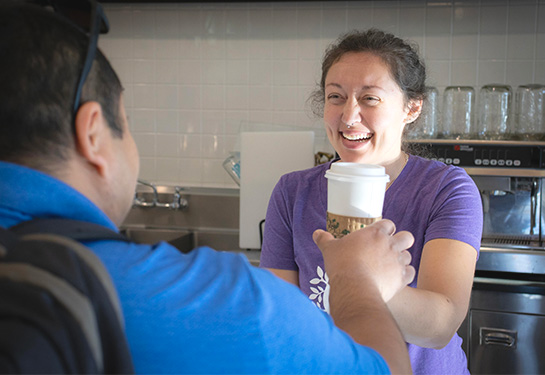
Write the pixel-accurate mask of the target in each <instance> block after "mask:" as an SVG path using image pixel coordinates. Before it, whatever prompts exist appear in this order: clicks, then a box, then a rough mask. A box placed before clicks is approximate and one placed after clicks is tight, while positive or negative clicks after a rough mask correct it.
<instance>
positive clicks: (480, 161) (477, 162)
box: [475, 159, 483, 165]
mask: <svg viewBox="0 0 545 375" xmlns="http://www.w3.org/2000/svg"><path fill="white" fill-rule="evenodd" d="M482 164H483V161H482V160H481V159H475V165H482Z"/></svg>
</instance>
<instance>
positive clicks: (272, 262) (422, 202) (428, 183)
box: [261, 29, 482, 374]
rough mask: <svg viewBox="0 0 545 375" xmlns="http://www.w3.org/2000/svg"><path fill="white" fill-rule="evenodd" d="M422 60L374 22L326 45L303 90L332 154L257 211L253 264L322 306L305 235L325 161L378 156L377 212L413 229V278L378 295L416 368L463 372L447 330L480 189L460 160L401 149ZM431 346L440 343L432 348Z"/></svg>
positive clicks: (416, 109) (319, 274) (321, 219)
mask: <svg viewBox="0 0 545 375" xmlns="http://www.w3.org/2000/svg"><path fill="white" fill-rule="evenodd" d="M425 80H426V74H425V67H424V64H423V62H422V61H421V59H420V57H419V56H418V53H417V52H416V49H415V48H414V47H413V46H412V45H411V44H409V43H407V42H405V41H403V40H402V39H400V38H397V37H395V36H394V35H392V34H387V33H384V32H382V31H379V30H374V29H371V30H368V31H363V32H359V31H355V32H352V33H349V34H347V35H344V36H342V37H341V38H340V39H339V40H338V41H337V42H336V43H334V44H332V45H331V46H330V48H329V49H328V50H327V51H326V54H325V57H324V60H323V62H322V78H321V81H320V84H319V87H318V89H317V90H316V91H315V93H314V94H313V96H312V97H311V101H312V104H313V109H314V112H315V113H316V114H318V115H320V116H323V119H324V125H325V129H326V132H327V135H328V138H329V141H330V143H331V144H332V146H333V148H334V149H335V151H336V152H337V154H338V156H339V158H337V159H336V160H334V161H332V162H330V163H327V164H322V165H319V166H317V167H314V168H312V169H308V170H304V171H297V172H293V173H290V174H287V175H284V176H283V177H282V178H281V179H280V181H279V182H278V184H277V186H276V187H275V189H274V191H273V193H272V195H271V200H270V203H269V208H268V211H267V216H266V225H265V232H264V238H263V246H262V255H261V267H266V268H269V269H270V270H271V271H272V272H273V273H275V274H276V275H277V276H279V277H281V278H284V279H285V280H287V281H289V282H292V283H293V284H295V285H298V286H299V287H300V288H301V290H302V291H303V292H304V293H305V294H307V295H308V296H309V297H310V298H311V299H312V300H313V301H314V302H315V303H316V304H317V306H318V307H320V308H322V309H324V310H326V311H327V309H328V305H329V304H328V301H327V298H326V297H324V298H321V299H316V298H312V297H314V296H316V295H318V294H319V295H320V296H328V295H329V294H330V293H329V285H328V276H327V269H325V272H324V263H323V259H322V254H321V253H320V250H319V249H318V248H317V247H316V245H315V244H314V243H313V241H312V233H313V231H314V230H316V229H325V228H326V216H327V215H326V211H327V182H326V179H325V177H324V174H325V172H326V170H327V169H329V168H330V166H331V164H332V163H335V162H339V161H343V162H356V163H365V164H378V165H381V166H383V167H384V168H385V170H386V173H387V174H388V175H389V176H390V184H389V185H388V186H387V187H386V193H385V200H384V207H383V212H382V217H383V218H386V219H390V220H392V221H393V222H394V223H395V225H396V227H397V229H398V230H406V231H409V232H411V233H412V234H413V235H414V237H415V243H414V245H413V246H412V247H411V248H410V249H409V251H410V252H411V255H412V265H413V266H414V267H415V269H416V270H417V277H416V279H415V281H414V282H413V283H412V284H411V285H410V286H408V287H406V288H404V289H403V290H402V291H401V292H399V293H398V294H397V295H396V296H394V297H393V298H392V299H391V300H389V301H386V302H387V303H388V307H389V308H390V310H391V311H392V314H393V315H394V317H395V318H396V321H397V323H398V325H399V326H400V328H401V331H402V332H403V335H404V337H405V339H406V341H407V342H408V344H409V353H410V356H411V364H412V368H413V371H414V373H415V374H419V373H434V374H435V373H436V374H446V373H449V374H466V373H468V370H467V360H466V358H465V354H464V352H463V350H462V348H461V339H460V338H459V337H458V335H457V334H456V330H457V328H458V327H459V325H460V324H461V322H462V321H463V319H464V317H465V315H466V312H467V308H468V304H469V296H470V293H471V285H472V280H473V273H474V269H475V262H476V257H477V253H478V250H479V248H480V239H481V231H482V221H481V220H482V212H481V202H480V195H479V192H478V190H477V188H476V186H475V184H474V183H473V181H472V180H471V178H470V177H469V176H468V175H467V174H466V173H465V171H464V170H463V169H461V168H457V167H453V166H446V165H445V164H443V163H440V162H437V161H430V160H426V159H423V158H421V157H418V156H413V155H409V154H408V153H406V152H404V151H403V149H404V148H403V134H404V129H405V127H406V126H407V124H410V123H412V122H414V121H415V120H416V119H417V118H418V116H419V115H420V112H421V110H422V105H423V100H424V99H425V96H426V92H425V87H426V85H425ZM437 349H440V350H437Z"/></svg>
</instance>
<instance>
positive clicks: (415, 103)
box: [405, 99, 423, 124]
mask: <svg viewBox="0 0 545 375" xmlns="http://www.w3.org/2000/svg"><path fill="white" fill-rule="evenodd" d="M422 103H423V100H422V99H419V100H410V101H409V103H408V105H407V108H408V112H407V116H406V117H405V124H410V123H411V122H414V121H416V119H417V118H418V116H420V113H421V112H422Z"/></svg>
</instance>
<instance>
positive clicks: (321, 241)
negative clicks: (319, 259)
mask: <svg viewBox="0 0 545 375" xmlns="http://www.w3.org/2000/svg"><path fill="white" fill-rule="evenodd" d="M312 239H313V240H314V243H315V244H316V245H317V246H318V247H319V248H320V250H321V249H322V247H323V245H325V243H326V242H328V241H331V240H333V239H334V237H333V235H332V234H331V233H329V232H326V231H325V230H322V229H316V230H315V231H314V233H312Z"/></svg>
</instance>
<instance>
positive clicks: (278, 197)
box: [260, 155, 483, 374]
mask: <svg viewBox="0 0 545 375" xmlns="http://www.w3.org/2000/svg"><path fill="white" fill-rule="evenodd" d="M330 166H331V162H330V163H326V164H322V165H319V166H317V167H314V168H311V169H307V170H303V171H296V172H292V173H288V174H286V175H284V176H282V177H281V178H280V181H279V182H278V184H277V185H276V187H275V188H274V190H273V193H272V195H271V199H270V202H269V207H268V209H267V216H266V220H265V231H264V237H263V246H262V253H261V260H260V266H261V267H266V268H277V269H285V270H295V271H298V272H299V285H300V286H301V290H302V291H303V292H304V293H305V294H306V295H308V296H309V298H310V299H311V300H312V301H313V302H314V303H315V304H316V305H317V306H318V307H320V308H321V309H323V310H326V311H328V308H329V306H328V300H329V299H328V294H329V285H328V278H327V274H326V273H325V272H324V262H323V258H322V254H321V252H320V250H319V249H318V247H317V246H316V245H315V244H314V241H313V240H312V233H313V232H314V231H315V230H316V229H324V230H325V229H326V210H327V179H326V178H325V177H324V175H325V171H326V170H328V169H329V168H330ZM382 217H383V218H386V219H390V220H392V221H393V222H394V223H395V224H396V228H397V230H398V231H401V230H406V231H409V232H411V233H412V234H413V236H414V238H415V242H414V245H413V246H412V247H411V248H410V249H409V251H410V253H411V255H412V262H411V263H412V265H413V266H414V267H415V269H416V272H417V276H416V277H415V280H414V281H413V282H412V283H411V284H410V286H412V287H416V284H417V280H418V270H419V266H420V257H421V255H422V248H423V246H424V244H425V243H426V242H428V241H430V240H433V239H436V238H449V239H453V240H458V241H462V242H465V243H467V244H469V245H471V246H473V247H474V248H475V251H477V252H478V251H479V248H480V243H481V236H482V218H483V215H482V204H481V199H480V194H479V191H478V190H477V187H476V186H475V183H474V182H473V180H472V179H471V178H470V177H469V176H468V175H467V173H466V172H465V171H464V170H463V169H462V168H458V167H454V166H447V165H445V164H444V163H441V162H437V161H430V160H427V159H424V158H421V157H418V156H413V155H411V156H410V157H409V160H408V162H407V165H406V166H405V168H404V169H403V171H402V172H401V174H400V175H399V176H398V177H397V179H396V180H395V181H394V182H393V183H392V185H391V186H390V188H389V189H388V190H387V191H386V195H385V198H384V208H383V212H382ZM461 343H462V339H461V338H460V337H459V336H458V335H457V334H455V335H454V337H453V338H452V339H451V341H450V343H449V344H448V345H447V346H446V347H444V348H443V349H440V350H436V349H428V348H422V347H419V346H417V345H412V344H408V350H409V355H410V357H411V364H412V367H413V372H414V373H415V374H467V373H469V372H468V370H467V359H466V356H465V354H464V352H463V350H462V348H461Z"/></svg>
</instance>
